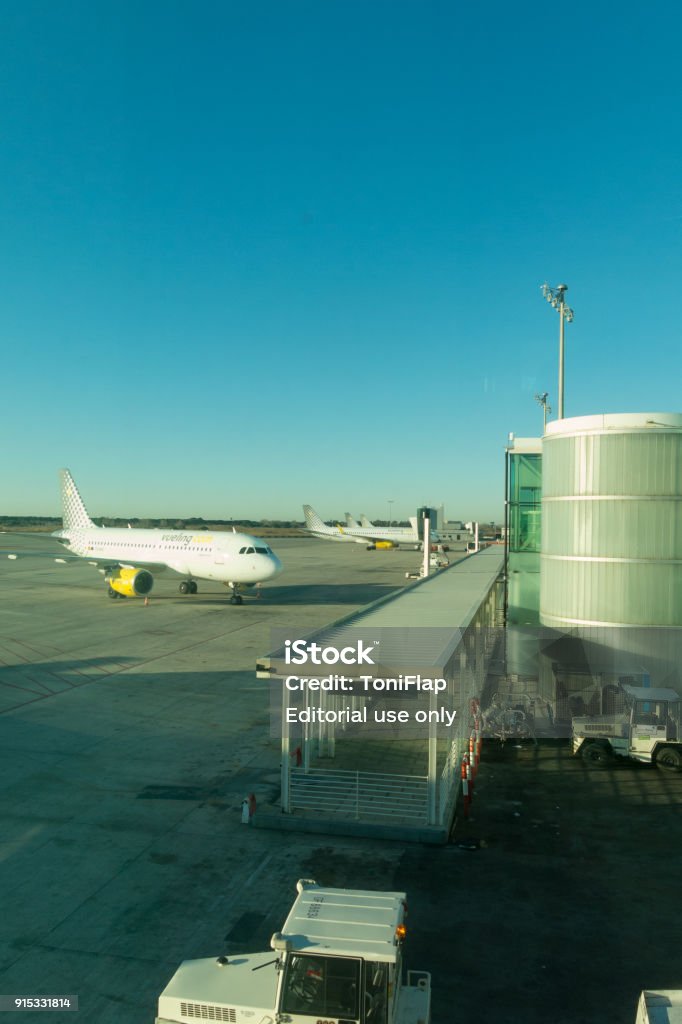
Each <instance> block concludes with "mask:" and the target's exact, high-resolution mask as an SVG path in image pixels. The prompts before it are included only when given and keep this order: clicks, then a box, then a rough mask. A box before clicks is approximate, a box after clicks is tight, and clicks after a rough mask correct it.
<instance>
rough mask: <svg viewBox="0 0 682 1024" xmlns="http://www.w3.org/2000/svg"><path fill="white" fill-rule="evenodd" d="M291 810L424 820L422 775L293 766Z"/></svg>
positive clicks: (424, 784) (345, 816) (349, 815)
mask: <svg viewBox="0 0 682 1024" xmlns="http://www.w3.org/2000/svg"><path fill="white" fill-rule="evenodd" d="M290 800H291V810H292V811H298V810H307V811H314V812H316V813H319V814H321V815H323V816H324V817H329V818H346V819H348V818H354V819H357V820H360V819H368V820H373V821H409V822H410V823H412V824H415V825H416V824H424V823H426V821H427V814H428V809H427V778H426V776H425V775H394V774H392V773H382V772H352V771H337V770H336V769H329V768H314V769H311V770H310V771H308V772H306V771H305V769H304V768H292V769H291V773H290Z"/></svg>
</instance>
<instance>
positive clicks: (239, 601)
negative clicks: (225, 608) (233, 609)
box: [230, 594, 242, 604]
mask: <svg viewBox="0 0 682 1024" xmlns="http://www.w3.org/2000/svg"><path fill="white" fill-rule="evenodd" d="M230 604H242V597H241V594H233V595H232V597H231V598H230Z"/></svg>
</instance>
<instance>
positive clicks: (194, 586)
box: [189, 580, 198, 594]
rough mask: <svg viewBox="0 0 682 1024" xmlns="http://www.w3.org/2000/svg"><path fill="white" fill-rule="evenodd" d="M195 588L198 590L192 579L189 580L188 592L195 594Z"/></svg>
mask: <svg viewBox="0 0 682 1024" xmlns="http://www.w3.org/2000/svg"><path fill="white" fill-rule="evenodd" d="M197 590H198V587H197V585H196V583H195V582H194V580H190V581H189V592H190V594H196V592H197Z"/></svg>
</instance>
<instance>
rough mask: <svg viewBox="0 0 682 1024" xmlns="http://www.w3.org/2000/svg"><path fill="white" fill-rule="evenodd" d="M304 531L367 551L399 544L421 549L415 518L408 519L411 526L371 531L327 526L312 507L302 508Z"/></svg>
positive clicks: (363, 528) (379, 528) (386, 527)
mask: <svg viewBox="0 0 682 1024" xmlns="http://www.w3.org/2000/svg"><path fill="white" fill-rule="evenodd" d="M303 515H304V516H305V524H306V530H307V531H308V533H310V534H312V536H313V537H319V538H320V539H321V540H336V541H345V542H348V541H352V542H353V543H355V544H364V545H366V547H367V549H368V550H372V549H373V548H397V547H399V545H400V544H413V545H414V546H415V547H416V548H417V549H419V548H420V547H421V541H420V539H419V533H418V531H417V518H416V516H415V517H413V518H412V519H410V523H411V526H409V527H407V526H383V527H381V526H373V527H372V528H371V529H369V528H366V527H362V526H358V527H351V526H346V527H343V526H327V525H326V523H323V522H322V520H321V519H320V517H319V516H318V514H317V512H316V511H315V509H314V508H313V507H312V505H304V506H303Z"/></svg>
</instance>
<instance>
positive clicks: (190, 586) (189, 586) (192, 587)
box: [178, 580, 197, 594]
mask: <svg viewBox="0 0 682 1024" xmlns="http://www.w3.org/2000/svg"><path fill="white" fill-rule="evenodd" d="M178 590H179V591H180V593H181V594H196V592H197V585H196V583H195V582H194V580H183V581H182V583H181V584H180V586H179V587H178Z"/></svg>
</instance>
